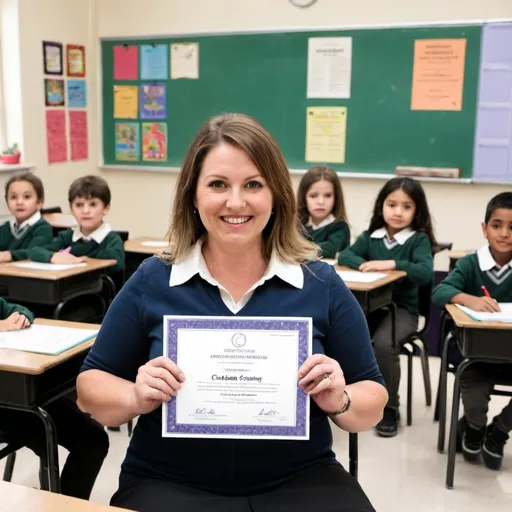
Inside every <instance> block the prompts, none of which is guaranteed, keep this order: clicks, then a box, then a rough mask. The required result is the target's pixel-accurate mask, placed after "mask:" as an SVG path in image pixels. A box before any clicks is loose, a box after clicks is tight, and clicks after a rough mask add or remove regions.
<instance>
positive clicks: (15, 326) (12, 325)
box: [0, 312, 30, 332]
mask: <svg viewBox="0 0 512 512" xmlns="http://www.w3.org/2000/svg"><path fill="white" fill-rule="evenodd" d="M26 327H30V320H29V319H28V318H27V317H26V316H25V315H22V314H21V313H18V312H14V313H12V315H9V316H8V317H7V318H6V319H5V320H0V332H7V331H20V330H21V329H25V328H26Z"/></svg>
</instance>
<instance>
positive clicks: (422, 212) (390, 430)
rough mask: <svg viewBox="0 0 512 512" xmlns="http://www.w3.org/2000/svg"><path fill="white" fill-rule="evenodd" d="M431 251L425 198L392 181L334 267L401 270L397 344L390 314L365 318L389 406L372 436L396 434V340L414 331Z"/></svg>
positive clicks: (411, 186)
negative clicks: (421, 289)
mask: <svg viewBox="0 0 512 512" xmlns="http://www.w3.org/2000/svg"><path fill="white" fill-rule="evenodd" d="M435 245H436V241H435V238H434V232H433V229H432V222H431V219H430V212H429V209H428V204H427V199H426V197H425V192H424V191H423V188H422V186H421V185H420V183H419V182H417V181H415V180H413V179H411V178H402V177H400V178H393V179H392V180H390V181H388V182H387V183H386V184H385V185H384V187H383V188H382V189H381V191H380V192H379V194H378V196H377V200H376V201H375V207H374V210H373V216H372V218H371V221H370V226H369V228H368V231H365V232H363V233H362V234H361V235H360V236H359V237H358V238H357V240H356V241H355V242H354V244H353V245H352V246H350V247H349V248H348V249H346V250H345V251H343V252H342V253H341V254H340V256H339V258H338V262H339V264H340V265H346V266H349V267H351V268H353V269H357V270H360V271H361V272H372V271H375V272H378V271H384V270H395V269H396V270H404V271H405V272H407V277H406V278H405V279H403V280H402V281H400V282H399V283H398V284H397V285H396V286H395V289H394V292H393V302H394V303H395V305H396V339H397V345H396V346H394V344H393V339H392V325H391V314H390V313H389V312H387V311H384V312H382V311H378V312H376V313H375V314H374V315H372V316H370V318H369V319H368V323H369V326H370V330H371V331H372V342H373V347H374V350H375V356H376V358H377V363H378V364H379V368H380V371H381V373H382V376H383V377H384V380H385V382H386V387H387V390H388V393H389V401H388V403H387V406H386V407H385V409H384V416H383V419H382V421H381V422H380V423H379V424H378V425H377V427H376V430H377V434H378V435H380V436H382V437H392V436H395V435H396V434H397V431H398V422H399V420H400V413H399V399H398V387H399V384H400V360H399V355H400V346H399V345H398V342H399V340H401V339H403V338H405V337H406V336H407V335H409V334H410V333H413V332H415V331H416V329H417V327H418V293H419V287H420V286H426V285H428V284H429V283H430V282H431V281H432V279H433V275H434V269H433V259H432V247H434V246H435Z"/></svg>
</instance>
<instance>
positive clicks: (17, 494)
mask: <svg viewBox="0 0 512 512" xmlns="http://www.w3.org/2000/svg"><path fill="white" fill-rule="evenodd" d="M0 503H1V504H2V510H4V511H6V512H109V511H112V512H115V511H119V512H120V511H122V510H126V509H124V508H117V507H109V506H107V505H99V504H97V503H91V502H90V501H85V500H79V499H77V498H71V497H69V496H63V495H62V494H55V493H51V492H46V491H40V490H38V489H32V488H31V487H23V486H21V485H16V484H11V483H9V482H2V481H0Z"/></svg>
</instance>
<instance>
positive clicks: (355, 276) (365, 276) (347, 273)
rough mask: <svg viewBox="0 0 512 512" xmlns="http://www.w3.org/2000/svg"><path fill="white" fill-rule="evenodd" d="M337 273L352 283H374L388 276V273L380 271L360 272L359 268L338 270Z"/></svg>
mask: <svg viewBox="0 0 512 512" xmlns="http://www.w3.org/2000/svg"><path fill="white" fill-rule="evenodd" d="M336 273H337V274H338V275H339V276H340V277H341V279H343V281H348V282H350V283H373V282H374V281H378V280H379V279H383V278H384V277H386V274H381V273H380V272H358V271H357V270H337V271H336Z"/></svg>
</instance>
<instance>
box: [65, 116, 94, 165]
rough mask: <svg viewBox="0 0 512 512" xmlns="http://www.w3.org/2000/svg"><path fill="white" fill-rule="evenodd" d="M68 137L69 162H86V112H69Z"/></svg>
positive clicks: (87, 143)
mask: <svg viewBox="0 0 512 512" xmlns="http://www.w3.org/2000/svg"><path fill="white" fill-rule="evenodd" d="M69 135H70V141H71V160H72V161H74V162H76V161H77V160H87V159H88V158H89V142H88V140H89V139H88V136H87V112H86V111H85V110H70V111H69Z"/></svg>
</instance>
